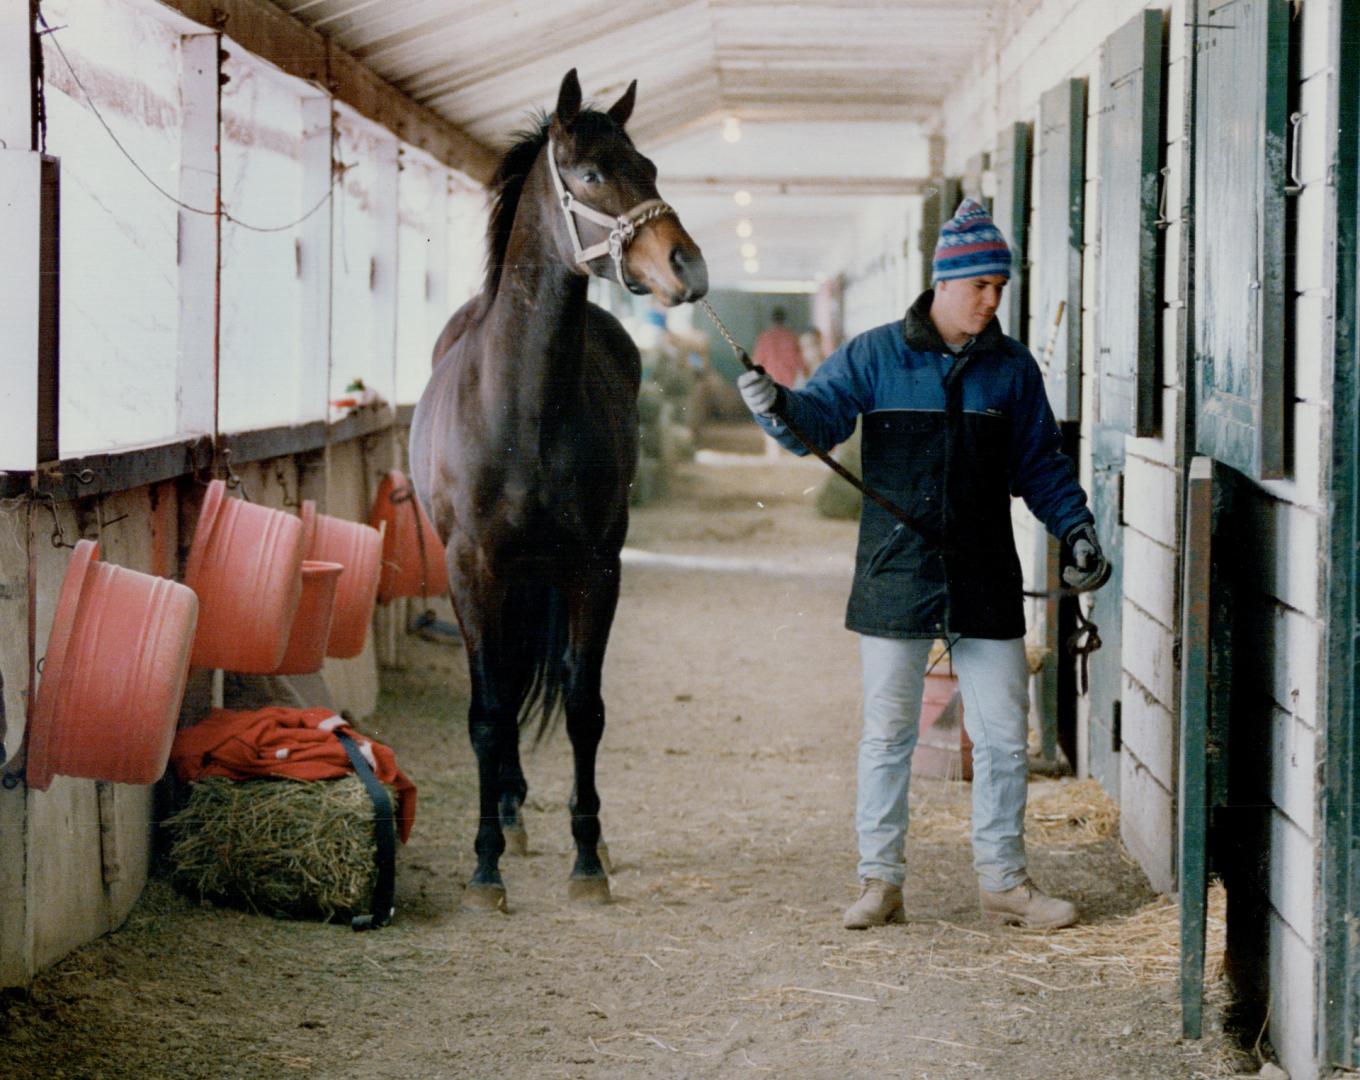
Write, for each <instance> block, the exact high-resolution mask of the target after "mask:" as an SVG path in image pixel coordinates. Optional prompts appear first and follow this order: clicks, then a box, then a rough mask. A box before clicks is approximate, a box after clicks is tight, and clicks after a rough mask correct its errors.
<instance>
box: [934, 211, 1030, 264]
mask: <svg viewBox="0 0 1360 1080" xmlns="http://www.w3.org/2000/svg"><path fill="white" fill-rule="evenodd" d="M984 274H1002V275H1004V276H1005V277H1007V278H1009V277H1010V276H1011V252H1010V248H1008V247H1007V246H1006V238H1005V237H1004V236H1002V235H1001V230H1000V229H998V228H997V227H996V225H995V224H994V223H993V222H992V219H991V217H990V216H989V215H988V214H987V211H986V210H984V209H983V208H982V206H981V205H980V204H979V203H976V202H974V201H973V200H972V199H964V200H963V202H961V203H959V208H958V209H957V210H956V211H954V216H953V218H951V219H950V220H949V221H946V222H945V223H944V225H943V226H942V227H941V228H940V242H939V243H938V244H936V245H935V264H934V267H933V280H934V281H950V280H953V279H954V278H974V277H982V276H983V275H984Z"/></svg>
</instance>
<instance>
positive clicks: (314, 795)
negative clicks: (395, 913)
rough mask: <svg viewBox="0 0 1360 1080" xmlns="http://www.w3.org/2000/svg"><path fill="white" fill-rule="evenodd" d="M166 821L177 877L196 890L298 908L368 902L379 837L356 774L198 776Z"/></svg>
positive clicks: (317, 911)
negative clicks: (295, 777) (299, 777)
mask: <svg viewBox="0 0 1360 1080" xmlns="http://www.w3.org/2000/svg"><path fill="white" fill-rule="evenodd" d="M389 791H390V789H389ZM165 826H166V828H167V829H168V830H169V833H170V837H171V847H170V859H171V861H172V862H173V864H174V869H173V871H172V880H173V882H174V884H175V886H176V887H177V888H179V889H181V890H182V891H184V892H185V893H187V894H188V895H190V896H192V897H195V898H196V899H202V900H211V901H213V902H214V903H225V904H230V905H232V906H239V907H246V908H248V909H250V910H252V911H256V912H260V913H263V914H269V915H281V916H289V917H295V918H316V917H320V918H323V919H331V918H334V917H336V916H337V915H347V914H351V913H354V912H359V911H366V910H368V906H369V902H370V900H371V898H372V893H373V887H374V885H375V884H376V883H377V877H378V874H377V867H376V864H375V862H374V858H375V852H376V846H377V844H376V840H375V838H374V823H373V802H372V800H370V799H369V797H368V792H367V791H365V790H364V785H363V783H362V782H361V781H360V780H359V778H358V777H357V776H346V777H343V778H342V779H339V780H314V781H302V780H290V779H287V778H282V777H281V778H279V779H269V780H227V779H223V778H219V777H213V778H210V779H207V780H203V781H200V782H199V783H196V784H194V785H192V787H191V789H190V795H189V799H188V802H187V803H186V804H185V806H184V809H182V810H180V811H179V812H178V813H177V814H174V815H173V816H171V817H169V818H167V819H166V821H165Z"/></svg>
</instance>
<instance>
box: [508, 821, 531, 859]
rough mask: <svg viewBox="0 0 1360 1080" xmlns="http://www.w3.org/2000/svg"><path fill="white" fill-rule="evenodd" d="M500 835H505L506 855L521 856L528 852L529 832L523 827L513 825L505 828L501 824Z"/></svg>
mask: <svg viewBox="0 0 1360 1080" xmlns="http://www.w3.org/2000/svg"><path fill="white" fill-rule="evenodd" d="M501 835H502V836H504V837H505V853H506V854H507V855H518V856H520V857H521V858H523V857H524V856H525V855H528V854H529V833H528V831H527V830H525V829H522V828H521V829H517V828H515V827H514V826H511V827H509V828H505V827H504V826H502V828H501Z"/></svg>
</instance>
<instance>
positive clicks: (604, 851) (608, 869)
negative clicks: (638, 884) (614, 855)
mask: <svg viewBox="0 0 1360 1080" xmlns="http://www.w3.org/2000/svg"><path fill="white" fill-rule="evenodd" d="M595 854H597V855H598V856H599V857H600V865H601V866H603V867H604V872H605V873H606V874H612V873H613V872H614V864H613V863H612V862H610V861H609V845H608V844H606V843H605V842H604V841H603V840H601V841H600V842H599V843H598V844H596V845H595Z"/></svg>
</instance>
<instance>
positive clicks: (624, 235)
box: [548, 139, 679, 289]
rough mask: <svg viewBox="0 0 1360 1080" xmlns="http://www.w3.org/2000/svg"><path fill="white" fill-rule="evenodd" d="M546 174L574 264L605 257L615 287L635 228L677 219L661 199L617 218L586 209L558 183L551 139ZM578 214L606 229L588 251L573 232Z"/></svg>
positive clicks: (559, 176)
mask: <svg viewBox="0 0 1360 1080" xmlns="http://www.w3.org/2000/svg"><path fill="white" fill-rule="evenodd" d="M548 175H549V176H551V177H552V181H553V187H554V188H555V189H556V191H557V201H558V204H559V205H560V206H561V207H562V213H563V214H564V215H565V216H566V219H567V233H568V234H569V235H570V236H571V246H572V250H573V251H574V252H575V253H576V261H577V263H579V264H581V265H584V264H586V263H588V262H591V261H592V260H594V259H598V258H599V257H600V256H601V255H608V256H609V257H610V258H611V259H613V260H614V275H615V276H616V277H617V278H618V279H619V284H620V285H622V286H623V287H624V288H625V289H626V288H628V283H627V282H625V281H624V280H623V253H624V251H625V250H627V248H628V245H629V244H630V243H631V242H632V240H633V237H634V236H636V235H637V231H638V229H640V228H642V226H644V225H646V224H647V222H649V221H655V220H656V219H657V218H659V217H664V216H665V215H666V214H671V215H672V216H675V217H679V215H678V214H676V213H675V210H674V209H673V208H672V207H671V205H670V204H669V203H667V202H665V201H664V200H662V199H647V200H646V201H644V202H640V203H638V204H637V205H636V206H635V207H633V209H631V210H629V211H628V212H627V213H626V214H620V215H619V216H618V217H611V216H610V215H609V214H604V213H601V212H600V211H599V210H596V209H595V208H594V207H592V206H587V205H586V204H585V203H583V202H581V201H580V200H579V199H577V198H576V196H574V195H573V194H572V193H571V192H570V191H568V190H567V185H566V184H564V183H563V182H562V174H561V173H560V172H558V170H557V154H556V152H555V148H554V147H553V142H552V140H551V139H549V140H548ZM573 214H575V215H579V216H580V217H583V218H585V219H586V220H588V221H593V222H594V223H595V224H596V225H603V226H604V227H605V228H606V229H608V230H609V236H608V237H606V238H605V239H604V240H602V241H600V243H598V244H592V245H591V246H590V247H588V248H583V247H582V246H581V236H580V234H579V233H578V232H577V231H576V218H575V217H573V216H572V215H573Z"/></svg>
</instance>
